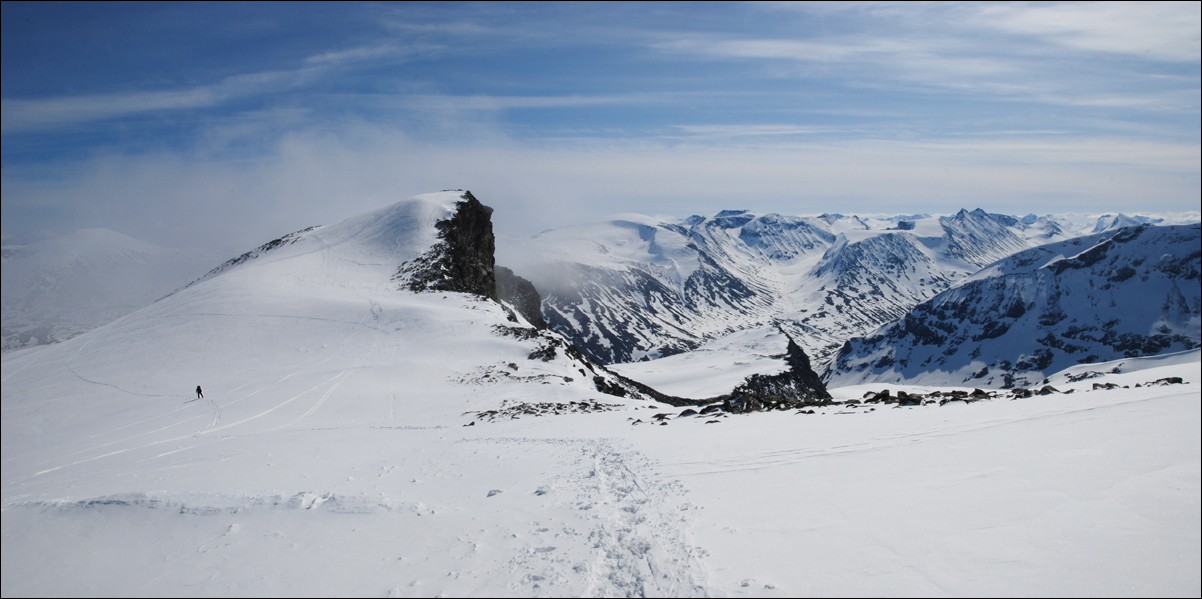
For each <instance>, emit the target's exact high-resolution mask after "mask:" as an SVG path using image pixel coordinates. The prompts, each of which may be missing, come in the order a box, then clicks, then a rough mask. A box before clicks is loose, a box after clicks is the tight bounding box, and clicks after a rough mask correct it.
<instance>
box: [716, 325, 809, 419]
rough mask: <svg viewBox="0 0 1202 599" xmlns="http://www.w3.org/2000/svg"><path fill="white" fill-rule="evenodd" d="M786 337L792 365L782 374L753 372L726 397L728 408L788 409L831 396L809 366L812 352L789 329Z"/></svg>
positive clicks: (745, 410)
mask: <svg viewBox="0 0 1202 599" xmlns="http://www.w3.org/2000/svg"><path fill="white" fill-rule="evenodd" d="M781 333H784V331H783V330H782V331H781ZM785 337H786V338H788V339H789V345H788V348H787V349H786V350H785V352H786V353H785V363H787V364H788V365H789V369H788V370H786V371H785V372H782V373H780V374H773V375H765V374H753V375H751V376H749V377H747V379H746V380H745V381H744V382H743V384H741V385H739V386H738V387H735V390H734V391H732V392H731V393H730V395H729V396H727V397H726V398H725V400H724V401H723V404H724V407H725V408H726V410H727V411H728V412H757V411H760V410H789V409H794V408H800V407H802V406H806V405H815V404H822V403H826V402H829V401H830V400H831V394H830V393H828V392H827V390H826V385H824V384H822V379H821V378H820V377H819V376H818V373H816V372H814V369H813V368H811V367H810V358H809V356H806V354H805V352H804V351H802V349H801V347H799V346H798V345H797V343H795V342H794V341H793V338H792V337H789V335H788V334H787V333H786V334H785Z"/></svg>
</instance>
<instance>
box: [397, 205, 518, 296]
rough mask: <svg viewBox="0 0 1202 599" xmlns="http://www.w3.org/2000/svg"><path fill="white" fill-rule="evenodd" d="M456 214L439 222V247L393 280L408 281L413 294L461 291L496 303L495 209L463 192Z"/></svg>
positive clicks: (415, 261)
mask: <svg viewBox="0 0 1202 599" xmlns="http://www.w3.org/2000/svg"><path fill="white" fill-rule="evenodd" d="M462 197H463V200H462V201H460V202H459V203H457V204H456V210H455V214H453V215H452V216H451V218H449V219H447V220H442V221H438V223H436V224H435V226H436V227H437V228H438V239H439V241H438V243H436V244H434V246H433V247H431V248H430V249H429V250H428V251H427V252H426V253H425V254H422V255H421V256H419V257H418V258H416V259H414V260H412V261H408V262H405V263H404V264H402V265H401V267H400V268H399V269H398V270H397V274H396V276H394V277H393V280H404V279H407V283H406V284H405V286H406V287H407V288H408V289H409V290H410V291H458V292H461V293H473V294H476V295H480V296H483V297H486V298H488V299H491V300H494V301H496V299H497V277H496V260H495V258H494V257H493V256H494V249H495V238H494V237H493V233H492V208H489V207H488V206H485V205H484V204H481V203H480V201H479V200H477V199H476V198H475V196H473V195H472V192H470V191H465V192H463V196H462Z"/></svg>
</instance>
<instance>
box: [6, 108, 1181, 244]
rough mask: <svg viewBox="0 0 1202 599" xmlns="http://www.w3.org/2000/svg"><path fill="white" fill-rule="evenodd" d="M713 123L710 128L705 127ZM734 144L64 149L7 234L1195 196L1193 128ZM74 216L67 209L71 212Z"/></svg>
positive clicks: (212, 234)
mask: <svg viewBox="0 0 1202 599" xmlns="http://www.w3.org/2000/svg"><path fill="white" fill-rule="evenodd" d="M715 130H716V131H721V128H717V129H715ZM751 139H762V140H763V141H762V142H759V143H744V144H742V145H740V146H739V147H732V146H715V145H713V144H708V143H687V141H686V142H682V141H681V139H680V138H677V139H675V140H672V141H671V143H658V142H654V141H649V140H636V141H612V140H610V141H603V140H574V141H573V140H561V141H556V142H549V141H546V140H544V141H542V142H539V143H521V142H516V141H513V140H509V139H506V138H505V137H503V136H500V135H497V134H496V133H495V132H489V131H481V132H479V134H472V135H467V136H464V137H463V138H462V141H457V142H441V143H429V142H418V141H415V140H413V139H412V138H410V137H408V136H406V135H404V134H403V133H400V132H398V131H396V130H391V129H387V128H381V127H379V126H378V125H374V124H362V125H350V126H346V127H343V128H341V129H339V130H337V131H333V130H330V129H328V128H327V129H322V130H311V131H305V132H300V133H294V134H290V135H286V136H284V137H283V138H282V139H281V140H280V142H279V143H278V144H277V145H276V146H275V148H274V151H273V152H272V154H271V156H270V157H268V158H263V159H259V160H253V161H247V162H220V161H205V160H203V159H200V158H198V157H196V156H183V155H171V154H163V155H145V156H109V157H101V158H94V159H90V160H88V161H86V162H83V163H77V164H73V165H61V166H59V167H57V171H56V172H55V173H54V175H55V178H56V179H57V180H58V182H57V183H54V184H53V185H48V184H47V185H42V184H38V183H37V182H36V181H37V180H36V178H35V177H33V176H32V174H31V173H28V172H24V171H22V170H20V169H12V168H6V169H5V171H4V173H3V196H4V212H5V215H4V222H5V232H6V233H18V232H19V231H18V230H16V229H15V228H16V227H23V228H24V230H36V229H38V228H44V227H46V226H47V223H44V222H41V221H37V219H35V218H33V217H23V216H22V214H23V211H25V210H47V209H48V208H47V206H52V207H57V208H55V210H57V212H56V214H59V215H71V216H70V218H68V219H64V220H62V221H57V223H56V225H57V226H59V227H63V228H66V229H67V230H70V229H73V228H76V227H79V226H85V225H86V226H103V227H106V228H110V229H113V230H118V231H122V232H125V233H127V234H130V235H133V236H135V237H139V238H143V239H147V240H149V241H152V242H155V243H159V244H160V245H180V244H184V245H194V244H198V243H211V244H213V246H215V247H222V248H224V249H237V248H242V249H245V248H247V247H250V246H252V245H255V244H258V243H262V242H263V241H264V240H266V239H270V238H271V237H273V236H278V235H280V234H282V233H286V232H289V231H292V230H296V229H300V228H303V227H306V226H309V225H313V224H319V223H333V222H337V221H339V220H342V219H343V218H346V217H349V216H351V215H354V214H357V213H359V212H362V211H365V210H369V209H372V208H375V207H378V206H381V205H385V204H388V203H391V202H395V201H398V200H401V199H404V198H405V197H408V196H411V195H415V194H418V193H424V192H428V191H435V190H440V189H456V188H465V189H471V190H472V191H473V192H475V193H476V194H477V196H478V197H480V198H481V200H482V201H484V202H485V203H487V204H490V205H492V206H494V207H495V208H496V209H497V212H496V214H495V219H496V221H497V228H498V232H500V233H507V234H524V233H533V232H537V231H539V230H542V229H545V228H551V227H558V226H564V225H566V224H569V223H575V222H580V221H582V220H586V219H590V218H599V217H602V216H604V215H606V214H610V213H615V212H642V213H648V212H650V213H672V214H678V215H681V216H686V215H688V214H692V213H704V212H708V211H713V210H718V209H721V208H729V207H732V206H737V207H745V208H751V209H755V210H762V211H776V212H782V213H793V214H800V213H818V212H825V211H841V212H857V211H860V212H950V211H954V210H955V209H957V208H960V207H968V208H973V207H977V206H980V207H984V208H986V209H988V210H991V211H998V212H1012V213H1017V212H1024V213H1025V212H1038V213H1041V214H1042V213H1047V212H1056V211H1081V210H1086V209H1088V210H1099V209H1110V210H1113V211H1132V210H1136V209H1140V208H1141V207H1143V208H1144V209H1158V210H1178V211H1179V210H1187V209H1192V208H1194V207H1195V206H1196V203H1197V196H1198V193H1199V188H1198V173H1199V166H1198V165H1199V163H1200V162H1202V153H1200V151H1199V145H1198V144H1197V143H1196V142H1195V143H1192V144H1190V143H1182V144H1174V143H1158V142H1147V141H1131V140H1126V139H1118V138H1116V139H1064V138H1063V137H1062V136H1043V137H1041V136H1037V135H1027V136H1023V137H1021V138H1019V139H1014V138H1010V139H1004V140H1002V141H995V140H986V139H979V140H962V141H949V142H904V141H882V140H873V139H857V140H854V141H844V142H822V143H802V142H796V141H791V142H780V141H774V140H776V139H777V136H773V135H766V136H762V137H756V136H752V138H751ZM72 219H74V220H72Z"/></svg>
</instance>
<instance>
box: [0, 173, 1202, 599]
mask: <svg viewBox="0 0 1202 599" xmlns="http://www.w3.org/2000/svg"><path fill="white" fill-rule="evenodd" d="M457 198H458V195H457V194H455V193H448V194H433V195H430V196H423V197H419V198H415V199H412V200H407V201H405V202H401V203H399V204H397V205H394V206H391V207H387V208H384V209H382V210H379V211H376V212H373V213H369V214H367V215H363V216H360V217H356V218H353V219H351V220H349V221H346V222H344V223H342V224H339V225H332V226H328V227H322V228H318V229H314V230H311V231H307V232H301V233H299V234H297V235H293V236H291V237H288V238H286V239H284V238H282V240H281V241H280V242H279V243H269V244H265V248H260V250H257V251H255V252H251V253H250V254H249V255H248V256H247V258H246V259H244V260H241V261H238V262H237V263H234V264H230V265H228V266H226V267H225V268H223V269H221V271H220V272H217V273H214V274H212V275H211V276H208V277H207V278H205V279H204V280H202V281H200V282H198V283H196V284H194V285H192V286H190V287H188V288H186V289H183V290H181V291H180V292H178V293H176V294H173V295H171V296H170V297H167V298H164V299H163V300H160V301H158V302H156V303H154V304H153V305H151V306H149V307H147V308H144V309H142V310H139V311H137V312H135V313H133V314H130V315H128V316H125V317H123V318H121V319H118V320H117V321H115V322H112V323H110V324H107V325H105V326H102V327H99V328H97V329H95V330H93V331H90V332H88V333H86V334H84V335H81V336H79V337H76V338H73V339H71V340H68V341H65V342H63V343H59V344H54V345H50V346H43V347H36V348H31V349H24V350H19V351H15V352H11V353H8V354H6V355H5V356H4V357H3V360H2V362H0V383H2V385H0V429H2V433H3V434H2V436H0V450H2V454H3V457H2V460H0V466H2V472H0V513H2V514H3V518H0V529H2V530H0V539H2V542H3V546H2V550H0V566H2V576H0V591H3V594H4V595H5V596H10V595H12V596H18V595H29V596H48V595H122V596H184V595H187V596H217V595H220V596H246V595H254V596H261V595H391V596H434V595H472V596H484V595H489V596H496V595H501V596H566V595H582V596H675V595H685V596H699V595H736V596H797V595H802V594H840V595H857V594H873V595H881V594H891V595H901V594H911V595H916V594H924V595H934V594H940V595H963V594H976V595H980V594H995V593H1015V594H1025V595H1034V594H1041V593H1053V594H1096V595H1102V594H1107V595H1110V594H1115V595H1142V594H1147V595H1173V596H1175V595H1197V594H1198V593H1199V591H1200V588H1202V587H1200V585H1199V574H1198V569H1197V568H1196V565H1197V563H1198V560H1199V558H1200V555H1199V530H1200V526H1199V511H1198V509H1197V506H1198V503H1199V498H1200V493H1199V463H1200V461H1202V460H1200V459H1199V451H1200V450H1199V448H1200V447H1202V440H1200V438H1199V427H1200V425H1199V423H1200V422H1202V418H1200V414H1199V413H1198V411H1199V405H1200V403H1202V398H1200V396H1199V394H1198V392H1197V389H1198V385H1200V384H1202V380H1199V379H1200V378H1202V376H1200V375H1199V369H1198V362H1197V361H1196V359H1194V360H1193V361H1187V362H1185V363H1177V364H1172V363H1168V364H1165V365H1162V366H1158V367H1159V368H1161V369H1162V370H1164V372H1160V371H1157V370H1155V369H1144V370H1141V369H1139V368H1136V367H1134V366H1124V367H1123V369H1121V370H1123V371H1124V372H1127V371H1130V372H1129V373H1127V374H1122V375H1111V374H1104V375H1102V376H1103V377H1106V376H1143V378H1146V379H1148V380H1147V381H1144V382H1151V381H1152V380H1155V379H1156V378H1162V375H1165V373H1171V374H1173V375H1175V376H1183V377H1184V378H1185V382H1186V383H1187V384H1184V385H1170V386H1160V385H1152V386H1141V387H1139V388H1134V387H1133V388H1131V389H1121V388H1120V389H1114V390H1108V391H1089V392H1084V391H1083V392H1080V393H1075V394H1072V395H1054V396H1049V397H1040V398H1031V399H1028V400H1016V401H1004V400H996V401H988V402H978V403H975V404H972V405H951V404H949V405H948V406H945V407H921V408H896V409H892V408H891V409H875V408H868V407H863V406H861V407H855V406H853V405H851V404H840V405H835V406H829V407H825V408H818V409H817V411H816V413H813V414H799V413H794V412H792V411H790V412H775V413H761V414H752V415H745V416H729V417H722V416H720V415H712V414H710V415H706V416H705V417H700V418H698V417H691V416H687V417H676V416H675V415H676V414H678V413H680V412H681V410H680V409H670V408H667V407H666V406H653V405H650V404H648V403H647V402H645V401H633V400H632V401H628V400H624V399H619V398H614V397H611V396H606V395H602V394H600V393H598V392H597V391H596V389H595V387H594V385H593V383H592V381H591V380H590V379H591V376H587V375H586V373H587V369H588V365H587V364H586V363H585V362H582V361H580V360H578V359H576V358H573V357H572V356H571V355H570V352H567V351H564V350H562V348H560V349H561V351H551V352H548V351H547V350H548V349H555V346H554V345H553V344H550V342H549V339H553V337H546V336H542V335H540V334H537V333H533V332H529V331H532V330H531V329H529V328H527V327H525V326H524V324H523V323H522V322H521V321H520V319H519V322H516V323H515V322H513V321H511V320H510V314H509V313H508V312H507V311H506V310H505V309H504V308H502V307H501V306H499V305H497V304H495V303H493V302H490V301H485V300H482V299H478V298H476V297H474V296H469V295H465V294H457V293H442V292H433V293H412V292H409V291H402V290H399V289H398V284H397V282H396V281H394V280H393V279H392V277H393V276H394V274H395V273H396V271H397V268H398V265H399V264H400V263H402V262H404V261H405V260H408V259H412V258H413V257H414V256H417V255H420V254H421V253H422V252H424V251H426V250H428V249H429V247H430V244H432V243H433V242H434V240H435V239H436V237H435V234H434V232H433V223H434V222H436V221H439V220H443V219H445V218H446V216H447V215H449V214H450V212H451V211H452V210H453V209H454V206H455V203H456V201H457ZM267 246H270V247H267ZM523 331H527V332H523ZM748 335H751V333H748ZM769 340H770V339H768V336H767V335H765V338H764V340H763V342H764V343H765V344H767V342H768V341H769ZM549 354H551V355H549ZM587 374H588V375H591V374H592V373H587ZM1100 380H1105V379H1100ZM197 384H201V385H203V387H204V390H205V397H204V399H196V398H195V396H194V395H193V394H192V393H191V389H192V388H193V387H195V386H196V385H197ZM836 391H837V390H836ZM540 413H542V414H543V415H542V416H539V415H538V414H540ZM661 414H662V416H660V418H658V419H657V418H656V416H657V415H661ZM826 416H831V418H826ZM661 422H663V423H666V424H661Z"/></svg>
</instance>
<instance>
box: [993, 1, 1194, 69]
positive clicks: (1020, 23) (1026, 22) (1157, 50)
mask: <svg viewBox="0 0 1202 599" xmlns="http://www.w3.org/2000/svg"><path fill="white" fill-rule="evenodd" d="M971 23H972V24H973V25H976V26H979V27H986V28H991V29H997V30H1000V31H1004V32H1007V33H1011V34H1017V35H1024V36H1031V37H1037V38H1040V39H1041V40H1043V41H1045V42H1047V43H1051V44H1057V45H1062V46H1067V47H1070V48H1076V49H1080V50H1088V51H1097V52H1107V53H1113V54H1127V55H1131V56H1135V57H1139V58H1145V59H1152V60H1163V61H1174V62H1188V61H1196V60H1198V59H1199V56H1200V54H1202V12H1200V11H1199V10H1198V4H1197V3H1196V2H1067V3H1063V4H983V5H981V6H979V7H978V9H977V14H976V15H975V16H974V17H973V18H972V19H971Z"/></svg>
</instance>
